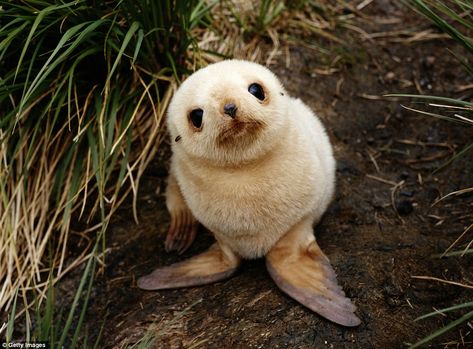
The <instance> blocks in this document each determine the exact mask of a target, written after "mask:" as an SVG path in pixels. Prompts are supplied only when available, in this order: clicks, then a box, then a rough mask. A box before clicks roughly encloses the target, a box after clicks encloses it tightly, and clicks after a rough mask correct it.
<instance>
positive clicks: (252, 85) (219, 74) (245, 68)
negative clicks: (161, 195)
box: [168, 60, 289, 165]
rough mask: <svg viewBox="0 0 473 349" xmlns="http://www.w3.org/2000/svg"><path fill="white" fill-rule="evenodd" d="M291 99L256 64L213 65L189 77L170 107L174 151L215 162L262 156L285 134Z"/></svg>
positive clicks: (270, 73) (265, 71)
mask: <svg viewBox="0 0 473 349" xmlns="http://www.w3.org/2000/svg"><path fill="white" fill-rule="evenodd" d="M288 98H289V97H287V96H286V92H285V90H284V87H283V86H282V85H281V83H280V82H279V80H278V79H277V77H276V76H275V75H274V74H273V73H272V72H271V71H270V70H268V69H267V68H265V67H263V66H261V65H259V64H257V63H252V62H248V61H241V60H227V61H222V62H219V63H215V64H211V65H209V66H207V67H205V68H203V69H200V70H198V71H197V72H195V73H194V74H192V75H191V76H190V77H188V78H187V80H185V81H184V82H183V83H182V85H181V86H180V87H179V89H178V90H177V92H176V94H175V95H174V97H173V99H172V101H171V104H170V105H169V110H168V128H169V131H170V133H171V139H172V141H173V150H174V151H175V152H184V153H186V154H187V155H188V156H190V157H193V158H197V159H201V160H206V161H207V162H211V163H214V164H215V165H238V164H241V163H244V162H249V161H252V160H255V159H258V158H260V157H261V156H264V155H265V154H266V153H268V152H269V151H270V150H271V149H272V148H273V147H274V146H275V145H276V144H277V143H278V142H279V141H280V140H281V138H282V136H283V135H284V129H285V128H286V126H287V123H288V112H287V108H288Z"/></svg>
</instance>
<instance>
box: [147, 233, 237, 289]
mask: <svg viewBox="0 0 473 349" xmlns="http://www.w3.org/2000/svg"><path fill="white" fill-rule="evenodd" d="M240 261H241V259H240V257H238V256H237V255H235V254H234V253H233V252H232V251H231V250H230V249H228V248H227V247H226V246H224V245H221V244H219V243H218V242H216V243H214V244H213V245H212V246H211V247H210V248H209V249H208V250H207V251H205V252H203V253H201V254H199V255H197V256H194V257H192V258H189V259H187V260H185V261H183V262H179V263H176V264H172V265H170V266H167V267H162V268H158V269H156V270H155V271H153V272H152V273H151V274H149V275H147V276H143V277H141V278H140V279H138V287H139V288H141V289H144V290H164V289H169V288H180V287H190V286H199V285H205V284H210V283H213V282H216V281H219V280H223V279H226V278H228V277H229V276H231V275H232V274H233V273H235V271H236V270H237V269H238V266H239V265H240Z"/></svg>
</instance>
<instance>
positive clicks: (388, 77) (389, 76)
mask: <svg viewBox="0 0 473 349" xmlns="http://www.w3.org/2000/svg"><path fill="white" fill-rule="evenodd" d="M395 77H396V74H394V73H393V72H392V71H390V72H389V73H387V74H386V76H385V77H384V79H385V80H386V81H389V82H391V81H393V80H394V78H395Z"/></svg>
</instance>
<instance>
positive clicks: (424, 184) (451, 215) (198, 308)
mask: <svg viewBox="0 0 473 349" xmlns="http://www.w3.org/2000/svg"><path fill="white" fill-rule="evenodd" d="M355 17H356V19H355V20H354V21H355V23H356V26H357V27H358V28H361V29H362V30H363V31H364V32H366V33H384V34H379V35H374V36H372V37H371V39H369V38H368V37H366V35H365V34H363V33H361V32H360V31H355V30H352V29H351V30H350V29H345V30H341V29H340V31H339V32H338V33H336V34H337V36H339V37H341V38H342V39H343V40H345V41H346V42H347V43H348V44H347V45H349V50H348V51H346V52H344V53H342V56H344V57H345V58H344V60H343V61H342V63H341V64H339V65H338V66H339V70H338V71H335V72H328V71H321V67H322V64H321V58H320V57H319V53H318V52H316V51H314V50H312V49H310V48H308V47H304V46H301V45H298V46H296V45H292V46H290V47H289V53H290V64H289V66H287V60H286V59H287V56H285V55H281V56H280V57H279V58H278V63H277V64H276V65H274V66H272V67H271V68H272V69H273V70H274V71H275V72H277V74H278V75H279V76H280V78H281V80H282V81H283V83H284V84H285V86H286V87H287V89H288V91H289V92H290V94H291V95H293V96H298V97H300V98H301V99H302V100H304V101H305V102H306V103H307V104H308V105H309V106H310V107H312V108H313V110H315V111H316V113H317V114H318V115H319V116H320V118H321V119H322V120H323V122H324V124H325V125H326V127H327V129H328V132H329V135H330V138H331V140H332V142H333V145H334V148H335V153H336V158H337V161H338V167H337V186H338V188H337V195H336V199H335V200H334V202H333V204H332V205H331V207H330V208H329V210H328V212H327V213H326V214H325V217H324V219H323V221H322V222H321V223H320V224H319V225H318V226H317V227H316V229H315V234H316V237H317V240H318V242H319V245H320V246H321V247H322V249H323V250H324V252H325V253H326V254H327V255H328V257H329V258H330V260H331V263H332V265H333V266H334V268H335V270H336V271H337V274H338V280H339V282H340V284H341V285H342V286H343V288H344V290H345V291H346V293H347V295H348V296H349V297H350V298H351V299H352V300H353V302H354V303H355V304H356V305H357V307H358V310H357V315H358V316H359V317H360V318H361V320H362V324H361V325H360V326H359V327H357V328H343V327H341V326H338V325H335V324H333V323H331V322H329V321H327V320H325V319H323V318H321V317H320V316H318V315H316V314H314V313H312V312H311V311H309V310H308V309H306V308H305V307H303V306H301V305H300V304H298V303H297V302H296V301H294V300H292V299H291V298H289V297H288V296H286V295H285V294H283V293H282V292H281V291H280V290H279V289H278V288H277V287H276V286H275V284H274V283H273V281H272V280H271V278H270V277H269V275H268V273H267V271H266V268H265V266H264V261H263V260H254V261H247V262H245V263H244V265H243V267H242V268H241V270H240V271H239V272H238V273H237V275H236V276H234V277H232V278H230V279H228V280H226V281H223V282H218V283H216V284H213V285H208V286H203V287H196V288H189V289H179V290H167V291H156V292H145V291H142V290H140V289H138V288H137V286H136V279H137V278H138V277H140V276H142V275H145V274H147V273H149V272H150V271H152V270H153V269H154V268H156V267H158V266H163V265H168V264H171V263H173V262H176V261H179V260H182V259H185V258H188V257H189V256H192V255H195V254H196V253H198V252H200V251H203V250H205V249H206V248H207V247H208V246H209V245H210V244H211V242H212V237H211V236H210V235H209V234H208V233H207V232H205V231H204V230H203V229H201V231H200V232H199V235H198V237H197V240H196V242H195V243H194V245H193V246H192V247H191V249H190V250H188V251H187V252H186V253H185V254H184V255H182V256H178V255H177V254H175V253H169V254H168V253H166V252H165V251H164V246H163V241H164V237H165V234H166V231H167V228H168V225H169V215H168V214H167V212H166V208H165V203H164V197H163V194H162V193H163V191H164V188H165V178H166V173H167V165H168V164H167V159H168V157H169V148H168V147H167V146H163V147H162V150H161V152H160V154H159V157H158V158H157V159H156V162H155V163H154V164H153V165H152V166H151V168H150V169H149V171H148V172H147V173H146V176H145V177H144V179H143V182H142V184H141V191H140V195H139V198H138V200H139V203H138V208H139V216H140V224H139V225H136V224H135V223H134V222H133V219H132V214H131V209H130V206H125V207H124V208H122V209H121V210H120V211H119V212H118V214H117V215H116V217H115V218H114V220H113V222H112V224H111V226H110V229H109V233H108V238H107V239H108V244H109V246H110V252H109V254H108V257H107V265H108V266H107V268H106V270H105V273H104V274H103V275H101V276H99V277H98V280H97V284H96V286H95V288H94V290H93V295H92V299H91V307H90V311H89V313H88V315H87V319H88V320H87V322H88V327H89V331H90V332H91V334H92V336H93V335H96V334H97V333H98V330H99V328H100V326H101V325H102V319H103V316H104V315H105V314H107V317H106V322H105V325H104V332H103V335H102V343H103V347H107V348H112V347H122V346H124V345H125V344H126V343H135V342H136V341H137V340H138V339H140V338H142V337H143V336H144V334H145V333H146V331H147V329H148V328H150V327H151V328H152V330H151V332H153V333H155V334H157V339H156V341H155V343H154V346H153V347H156V348H191V347H192V348H363V349H369V348H403V347H406V346H407V345H408V343H414V342H416V341H418V340H419V339H421V338H423V337H424V336H425V335H427V334H429V333H430V332H432V331H433V330H434V329H436V328H438V327H440V326H442V325H444V324H446V323H448V322H449V321H450V320H453V319H456V318H457V317H458V316H459V314H461V312H460V313H459V312H456V313H453V314H451V315H449V316H437V317H434V318H431V319H427V320H421V321H417V322H414V319H415V318H416V317H418V316H420V315H422V314H425V313H427V312H430V311H432V310H433V309H434V308H437V309H439V308H442V307H446V306H450V305H454V304H459V303H461V302H465V301H471V300H472V298H473V292H472V290H471V289H467V288H464V287H459V286H455V285H447V284H444V283H440V282H436V281H432V280H421V279H417V278H413V276H431V277H437V278H441V279H446V280H451V281H457V282H462V283H465V284H470V285H471V284H473V259H472V258H471V257H468V256H465V257H463V258H459V257H450V258H443V259H439V258H434V257H433V255H435V254H438V253H442V252H443V251H445V249H446V248H447V247H448V246H449V245H450V244H451V243H452V242H453V241H454V240H455V239H456V238H457V237H458V236H459V234H460V233H461V232H462V231H463V229H464V228H465V226H467V225H468V224H471V222H473V214H472V212H473V210H472V208H473V203H472V200H471V199H472V196H471V195H470V196H462V197H457V198H454V199H449V200H445V201H443V202H442V203H440V204H437V205H435V206H432V204H433V203H434V202H435V200H436V199H438V198H439V197H441V196H442V195H445V194H447V193H449V192H451V191H454V190H458V189H461V188H466V187H471V186H473V178H472V175H471V174H472V173H473V162H472V161H471V154H470V155H467V156H466V157H463V158H461V159H460V160H458V161H456V162H454V163H453V164H452V165H450V166H448V167H446V168H444V169H442V170H440V171H438V172H435V173H433V172H434V171H435V170H436V169H437V168H438V167H439V165H441V164H442V163H443V162H445V161H446V160H448V159H449V158H450V157H451V156H452V155H453V154H454V152H455V151H458V150H459V149H461V147H462V146H463V145H465V144H467V142H469V141H471V139H472V137H471V136H472V132H471V128H470V129H468V128H465V127H461V126H455V125H453V124H451V123H447V122H442V121H438V120H431V119H430V118H427V117H423V116H419V115H418V114H415V113H413V112H410V111H407V110H405V109H403V108H402V107H401V103H403V104H406V103H407V104H408V103H409V102H408V101H407V100H393V99H389V98H386V97H383V95H385V94H387V93H419V90H420V91H421V92H422V93H425V94H436V95H445V96H455V97H462V96H463V97H465V98H467V99H471V95H472V93H471V90H465V91H462V92H456V91H457V89H458V87H459V86H462V85H466V84H468V83H471V82H472V81H471V79H470V78H469V77H468V76H467V74H466V73H465V71H464V70H463V68H462V67H461V66H460V65H459V64H458V62H457V61H456V60H455V58H453V57H452V55H451V54H449V53H448V52H447V50H446V49H447V48H453V47H457V46H456V45H455V43H454V42H453V41H451V40H447V39H442V38H439V39H435V40H427V38H428V36H424V37H420V38H419V37H415V33H414V31H416V32H417V33H418V32H422V31H423V30H431V31H430V32H429V33H430V34H439V33H438V32H436V31H435V29H434V28H433V27H430V26H429V25H428V23H427V22H426V21H424V20H423V19H421V18H419V16H416V15H414V14H413V13H412V12H411V11H409V10H407V9H405V8H403V7H401V5H397V2H394V1H393V2H389V1H381V0H380V1H374V2H372V3H371V4H370V5H368V6H367V7H366V8H365V9H363V13H362V15H356V16H355ZM410 29H412V30H413V31H412V32H410V31H409V30H410ZM398 30H399V31H403V32H396V31H398ZM390 33H391V34H390ZM430 34H429V35H430ZM423 39H426V40H423ZM317 40H318V39H317ZM347 57H348V58H347ZM416 107H420V108H422V107H423V106H422V105H420V104H418V105H416ZM282 170H283V169H282ZM156 188H159V190H160V191H159V192H158V194H155V191H156ZM466 240H468V241H469V240H471V235H470V236H469V239H468V238H465V241H466ZM463 246H464V245H463ZM469 326H470V327H468V325H466V324H465V325H463V326H460V327H458V328H457V329H455V330H454V331H452V332H450V333H449V334H447V335H444V336H443V337H441V338H440V339H437V340H436V341H434V344H433V347H445V346H447V347H451V348H453V347H460V348H467V347H473V344H472V343H473V329H472V327H471V323H470V325H469ZM462 341H463V342H462ZM449 343H450V344H449Z"/></svg>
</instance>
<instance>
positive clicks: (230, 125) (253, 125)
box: [217, 119, 266, 146]
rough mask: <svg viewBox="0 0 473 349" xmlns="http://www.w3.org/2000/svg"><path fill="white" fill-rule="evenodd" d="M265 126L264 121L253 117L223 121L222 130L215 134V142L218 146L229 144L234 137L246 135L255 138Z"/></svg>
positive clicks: (238, 137)
mask: <svg viewBox="0 0 473 349" xmlns="http://www.w3.org/2000/svg"><path fill="white" fill-rule="evenodd" d="M265 127H266V123H265V122H263V121H260V120H254V119H246V120H242V119H232V120H229V121H228V122H226V123H225V125H224V127H223V130H222V131H221V132H220V133H219V134H218V136H217V144H218V145H220V146H225V145H229V144H230V143H233V141H235V140H236V139H239V141H241V140H240V138H242V137H245V136H248V137H249V138H252V139H255V138H256V137H257V134H258V133H259V132H261V131H262V130H263V129H264V128H265Z"/></svg>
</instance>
